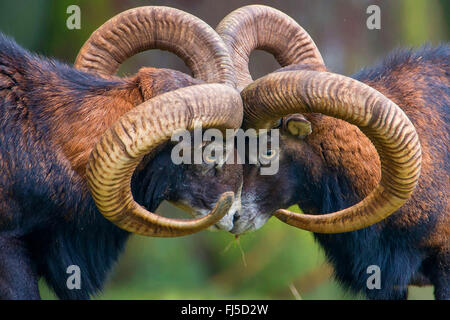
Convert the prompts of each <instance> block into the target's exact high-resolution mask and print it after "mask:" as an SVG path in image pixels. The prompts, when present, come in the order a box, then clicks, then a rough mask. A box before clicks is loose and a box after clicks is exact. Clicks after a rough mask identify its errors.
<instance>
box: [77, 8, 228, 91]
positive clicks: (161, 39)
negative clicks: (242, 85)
mask: <svg viewBox="0 0 450 320" xmlns="http://www.w3.org/2000/svg"><path fill="white" fill-rule="evenodd" d="M149 49H162V50H168V51H171V52H173V53H175V54H176V55H177V56H179V57H180V58H181V59H183V60H184V62H185V63H186V64H187V66H188V67H189V68H190V69H191V70H192V72H193V75H194V77H195V78H198V79H201V80H203V81H205V82H208V83H213V82H217V83H223V84H227V85H231V86H234V85H235V76H234V72H233V69H232V62H231V59H230V57H229V55H228V52H227V49H226V46H225V44H224V43H223V41H222V39H221V38H220V36H219V35H218V34H217V33H216V32H215V31H214V29H212V28H211V27H210V26H209V25H208V24H206V23H205V22H203V21H202V20H200V19H199V18H197V17H195V16H193V15H191V14H189V13H186V12H184V11H181V10H177V9H174V8H169V7H158V6H147V7H138V8H134V9H130V10H127V11H124V12H122V13H120V14H118V15H116V16H115V17H113V18H111V19H110V20H108V21H107V22H105V23H104V24H103V25H102V26H100V27H99V28H98V29H97V30H96V31H95V32H94V33H93V34H92V35H91V36H90V38H89V39H88V40H87V41H86V43H85V44H84V45H83V47H82V48H81V50H80V52H79V53H78V56H77V58H76V61H75V67H76V68H77V69H79V70H81V71H85V72H90V73H96V74H100V75H104V76H111V75H114V74H115V73H116V71H117V69H118V68H119V66H120V64H121V63H123V62H124V61H125V60H126V59H128V58H130V57H131V56H133V55H135V54H137V53H139V52H142V51H145V50H149Z"/></svg>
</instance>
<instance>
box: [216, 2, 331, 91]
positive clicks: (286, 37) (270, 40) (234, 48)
mask: <svg viewBox="0 0 450 320" xmlns="http://www.w3.org/2000/svg"><path fill="white" fill-rule="evenodd" d="M216 30H217V33H218V34H219V35H220V36H221V37H222V39H223V41H224V42H225V44H226V45H227V47H228V50H229V53H230V55H231V59H232V61H233V63H234V67H235V69H236V78H237V87H238V89H239V90H242V89H244V88H245V87H246V86H247V85H248V84H249V83H251V82H252V81H253V80H252V77H251V75H250V71H249V69H248V61H249V58H250V53H251V52H252V51H253V50H255V49H262V50H265V51H267V52H269V53H271V54H273V55H274V56H275V59H277V61H278V63H279V64H280V65H281V66H283V67H285V66H287V65H291V64H298V63H302V64H312V65H317V66H319V68H320V70H321V71H322V70H323V71H325V70H326V69H325V65H324V62H323V59H322V56H321V55H320V52H319V50H318V49H317V47H316V45H315V43H314V41H313V40H312V39H311V37H310V36H309V34H308V33H307V32H306V31H305V30H304V29H303V28H302V27H300V26H299V25H298V24H297V22H295V21H294V20H293V19H292V18H291V17H289V16H288V15H286V14H284V13H283V12H281V11H279V10H276V9H274V8H271V7H267V6H262V5H250V6H245V7H242V8H239V9H237V10H235V11H233V12H231V13H230V14H229V15H227V16H226V17H225V18H224V19H223V20H222V21H221V22H220V23H219V25H218V26H217V28H216ZM322 67H323V68H322Z"/></svg>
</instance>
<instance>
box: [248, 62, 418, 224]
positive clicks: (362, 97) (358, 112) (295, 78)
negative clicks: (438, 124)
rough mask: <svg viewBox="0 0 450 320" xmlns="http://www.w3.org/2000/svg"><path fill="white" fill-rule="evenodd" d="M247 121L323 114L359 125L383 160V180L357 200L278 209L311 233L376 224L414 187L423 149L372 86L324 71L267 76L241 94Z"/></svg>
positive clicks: (267, 122) (265, 124) (265, 123)
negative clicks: (313, 210)
mask: <svg viewBox="0 0 450 320" xmlns="http://www.w3.org/2000/svg"><path fill="white" fill-rule="evenodd" d="M241 95H242V97H243V100H244V117H245V121H246V122H247V124H248V125H249V126H251V127H252V128H269V127H271V121H273V120H274V119H279V118H281V117H283V116H285V115H288V114H291V113H322V114H325V115H328V116H332V117H335V118H338V119H342V120H345V121H347V122H349V123H351V124H354V125H356V126H358V127H359V128H360V129H361V130H362V131H363V132H364V134H366V135H367V137H368V138H369V139H370V140H371V141H372V143H373V144H374V146H375V148H376V149H377V152H378V155H379V156H380V160H381V181H380V182H379V184H378V186H377V187H376V188H375V189H374V190H373V191H372V192H371V193H370V194H369V195H368V196H367V197H366V198H365V199H363V200H362V201H361V202H359V203H357V204H356V205H354V206H352V207H349V208H347V209H344V210H340V211H337V212H334V213H330V214H324V215H318V216H315V215H304V214H298V213H294V212H290V211H287V210H278V211H277V212H275V216H276V217H277V218H279V219H280V220H282V221H284V222H286V223H288V224H290V225H292V226H295V227H298V228H301V229H305V230H309V231H313V232H319V233H340V232H347V231H353V230H357V229H360V228H364V227H367V226H369V225H371V224H374V223H376V222H378V221H380V220H382V219H384V218H386V217H387V216H389V215H390V214H392V213H393V212H394V211H395V210H397V209H398V208H400V207H401V206H402V205H403V204H404V203H405V202H406V201H407V200H408V198H409V197H410V195H411V193H412V192H413V190H414V188H415V186H416V185H417V182H418V179H419V175H420V167H421V148H420V143H419V137H418V135H417V133H416V130H415V128H414V126H413V125H412V123H411V122H410V120H409V119H408V117H407V116H406V114H405V113H404V112H403V111H402V110H401V109H400V108H399V107H398V106H397V105H396V104H395V103H393V102H392V101H391V100H389V99H388V98H386V97H385V96H384V95H382V94H381V93H380V92H378V91H376V90H375V89H372V88H371V87H369V86H367V85H365V84H363V83H361V82H359V81H357V80H353V79H351V78H347V77H345V76H341V75H337V74H332V73H328V72H316V71H288V72H280V73H273V74H269V75H267V76H265V77H263V78H261V79H259V80H257V81H255V82H254V83H252V84H251V85H249V86H248V87H247V88H246V89H245V90H244V91H243V92H242V93H241Z"/></svg>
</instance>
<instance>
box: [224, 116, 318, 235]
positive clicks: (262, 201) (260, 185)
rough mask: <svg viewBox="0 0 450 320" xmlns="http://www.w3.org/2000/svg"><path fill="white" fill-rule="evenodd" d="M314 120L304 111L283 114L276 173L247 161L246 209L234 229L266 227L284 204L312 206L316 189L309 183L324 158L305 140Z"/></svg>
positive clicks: (250, 229)
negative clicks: (267, 171) (270, 173)
mask: <svg viewBox="0 0 450 320" xmlns="http://www.w3.org/2000/svg"><path fill="white" fill-rule="evenodd" d="M310 128H311V127H310V123H309V121H308V120H306V118H304V117H303V116H301V115H293V116H290V117H287V118H283V121H282V122H281V123H280V125H279V127H278V129H279V148H277V152H278V166H279V169H278V171H277V172H276V174H273V175H262V174H261V166H260V165H259V164H258V165H248V164H247V165H244V184H243V189H242V212H241V215H240V219H239V220H238V223H236V224H235V227H234V228H233V229H232V232H233V233H236V234H241V233H245V232H249V231H254V230H257V229H259V228H260V227H262V226H263V225H264V224H265V223H266V222H267V220H268V219H269V218H270V217H271V216H272V214H273V213H274V212H275V211H276V210H278V209H281V208H288V207H290V206H291V205H294V204H299V205H300V206H301V207H302V208H308V207H311V203H312V202H313V200H312V198H313V197H314V190H312V189H311V190H310V189H309V186H310V185H314V183H310V182H312V180H313V178H312V176H313V175H314V170H315V168H317V166H320V164H321V160H320V159H319V158H318V156H317V155H316V154H315V153H314V152H313V151H312V150H311V148H310V147H309V145H308V143H307V142H306V140H305V136H307V135H308V134H309V133H310V132H311V131H310Z"/></svg>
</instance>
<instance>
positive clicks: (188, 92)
mask: <svg viewBox="0 0 450 320" xmlns="http://www.w3.org/2000/svg"><path fill="white" fill-rule="evenodd" d="M198 122H201V123H202V126H203V127H204V128H207V127H214V128H219V129H225V128H236V129H237V128H239V127H240V125H241V122H242V101H241V98H240V95H239V93H238V92H237V91H236V90H235V89H233V88H230V87H229V86H226V85H220V84H204V85H196V86H192V87H186V88H182V89H178V90H174V91H172V92H169V93H165V94H162V95H160V96H157V97H155V98H153V99H151V100H148V101H146V102H144V103H142V104H140V105H139V106H137V107H135V108H134V109H132V110H131V111H129V112H127V113H126V114H125V115H123V116H122V117H121V118H120V119H119V120H118V121H117V122H116V123H115V124H114V125H113V126H111V128H109V129H108V130H107V131H106V132H105V133H104V134H103V136H102V137H101V139H100V141H99V142H98V143H97V145H96V146H95V148H94V150H93V151H92V153H91V156H90V158H89V162H88V165H87V169H86V173H87V174H86V176H87V179H88V186H89V189H90V191H91V194H92V196H93V198H94V201H95V203H96V205H97V207H98V209H99V210H100V212H101V213H102V214H103V215H104V216H105V217H106V218H107V219H109V220H110V221H112V222H113V223H114V224H116V225H117V226H119V227H120V228H122V229H125V230H127V231H130V232H133V233H137V234H141V235H147V236H156V237H175V236H182V235H187V234H191V233H194V232H197V231H200V230H202V229H205V228H207V227H209V226H211V225H213V224H215V223H217V222H218V221H219V220H220V219H221V218H222V217H223V216H224V215H225V214H226V212H227V211H228V209H229V208H230V206H231V204H232V202H233V192H228V193H225V194H223V195H222V197H221V198H220V200H219V202H218V203H217V205H216V208H215V209H214V210H213V211H212V212H211V213H210V214H209V215H207V216H205V217H202V218H199V219H194V220H182V219H170V218H165V217H161V216H157V215H155V214H153V213H151V212H149V211H147V210H146V209H144V208H143V207H141V206H140V205H139V204H138V203H136V202H135V201H134V199H133V196H132V194H131V187H130V181H131V177H132V175H133V172H134V170H135V168H136V166H137V165H138V164H139V162H140V161H141V160H142V158H143V156H144V155H146V154H148V153H150V152H152V151H153V150H154V149H155V148H156V147H157V146H158V145H160V144H161V143H164V142H166V141H167V140H169V139H170V138H171V135H172V133H174V132H176V131H178V130H192V129H193V128H194V124H195V123H198Z"/></svg>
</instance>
